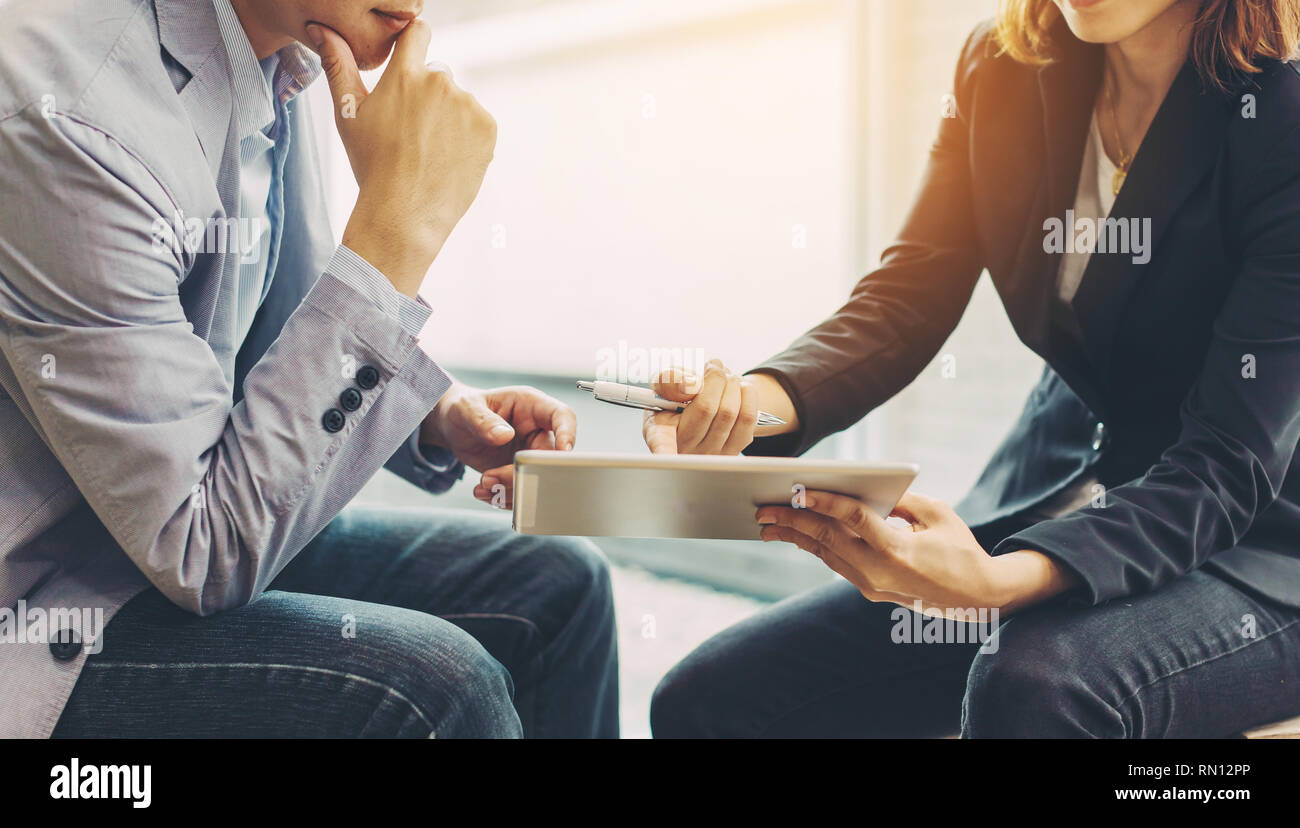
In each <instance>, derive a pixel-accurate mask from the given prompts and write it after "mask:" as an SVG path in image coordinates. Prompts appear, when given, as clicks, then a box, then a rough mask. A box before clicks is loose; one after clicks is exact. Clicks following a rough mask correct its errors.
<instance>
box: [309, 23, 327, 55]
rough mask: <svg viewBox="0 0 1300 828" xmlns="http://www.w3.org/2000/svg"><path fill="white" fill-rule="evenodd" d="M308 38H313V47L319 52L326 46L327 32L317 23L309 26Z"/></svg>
mask: <svg viewBox="0 0 1300 828" xmlns="http://www.w3.org/2000/svg"><path fill="white" fill-rule="evenodd" d="M307 36H308V37H310V38H311V42H312V45H313V46H315V47H316V49H317V51H319V50H320V49H321V48H323V47H324V46H325V30H324V29H322V28H321V27H320V26H318V25H316V24H315V23H308V24H307Z"/></svg>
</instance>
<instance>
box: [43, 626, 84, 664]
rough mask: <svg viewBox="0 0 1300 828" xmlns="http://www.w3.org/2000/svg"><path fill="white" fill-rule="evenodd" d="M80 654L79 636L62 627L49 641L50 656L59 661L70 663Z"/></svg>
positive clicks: (74, 631) (73, 631)
mask: <svg viewBox="0 0 1300 828" xmlns="http://www.w3.org/2000/svg"><path fill="white" fill-rule="evenodd" d="M79 652H81V636H79V635H77V631H76V630H74V629H70V628H67V627H64V628H63V629H61V630H59V631H58V632H57V633H55V634H54V636H53V637H52V638H51V639H50V655H52V656H54V657H55V658H57V659H58V660H59V661H71V660H72V659H74V658H76V657H77V653H79Z"/></svg>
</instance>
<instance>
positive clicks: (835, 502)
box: [804, 491, 900, 551]
mask: <svg viewBox="0 0 1300 828" xmlns="http://www.w3.org/2000/svg"><path fill="white" fill-rule="evenodd" d="M804 507H805V508H806V509H807V510H808V511H810V512H816V513H818V514H821V515H825V516H827V517H828V518H831V519H833V520H836V521H839V522H840V523H841V524H843V525H844V526H847V527H848V528H849V529H851V530H853V533H854V534H855V535H857V536H858V537H860V538H862V539H863V540H864V541H866V542H867V543H868V544H869V545H870V546H871V547H872V548H873V549H881V550H885V551H892V550H893V549H894V547H896V546H897V545H898V543H899V542H900V533H899V531H898V530H897V529H895V528H894V527H893V526H890V525H889V524H888V523H886V522H885V519H884V518H882V517H881V516H880V515H878V514H876V513H875V512H874V511H873V510H872V509H871V507H870V506H867V505H866V504H865V503H863V502H862V501H860V500H855V499H854V498H851V497H845V496H844V495H841V494H834V493H833V492H820V491H810V492H805V493H804Z"/></svg>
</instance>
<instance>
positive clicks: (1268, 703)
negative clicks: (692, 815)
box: [651, 571, 1300, 737]
mask: <svg viewBox="0 0 1300 828" xmlns="http://www.w3.org/2000/svg"><path fill="white" fill-rule="evenodd" d="M898 611H899V608H897V607H895V606H894V605H891V604H873V603H871V602H870V601H867V600H866V599H865V598H863V597H862V595H861V594H860V593H858V591H857V590H856V589H855V588H854V587H852V586H851V585H849V584H848V583H844V582H838V583H834V584H831V585H829V586H826V587H822V588H819V589H817V590H813V591H812V592H809V593H806V594H804V595H800V596H796V597H795V598H792V599H789V600H787V601H784V602H782V603H780V604H777V605H776V606H774V607H772V608H770V609H768V610H766V611H764V612H762V613H759V614H758V615H756V616H754V617H752V618H749V619H746V620H745V621H743V622H741V623H740V624H738V625H736V626H734V627H732V628H731V629H728V630H726V631H724V632H722V633H720V634H719V635H717V636H715V637H714V638H712V639H710V640H709V641H707V642H705V643H704V644H703V645H701V647H700V648H699V649H697V650H696V651H695V652H694V653H692V654H691V655H689V656H688V657H687V658H686V659H685V660H683V661H682V662H681V663H680V664H678V665H677V666H676V667H674V668H673V669H672V671H670V672H669V674H668V675H667V676H666V677H665V678H664V680H663V681H662V682H661V683H660V685H659V687H658V689H657V690H656V692H655V697H654V701H653V704H652V708H651V724H652V727H653V729H654V733H655V735H656V736H657V737H665V736H667V737H683V736H686V737H690V736H723V737H726V736H736V737H759V736H769V737H784V736H791V737H797V736H814V737H816V736H826V737H833V736H846V737H897V736H935V735H946V734H956V733H957V732H958V731H959V730H960V732H961V733H962V735H964V736H967V737H1019V736H1027V737H1216V736H1229V735H1233V734H1235V733H1239V732H1240V731H1242V730H1245V729H1247V728H1250V727H1253V726H1256V725H1260V724H1263V723H1266V722H1270V721H1275V720H1278V719H1283V718H1287V717H1290V716H1295V715H1300V693H1297V692H1296V690H1295V688H1296V687H1298V686H1300V610H1296V609H1291V608H1286V607H1282V606H1279V605H1276V604H1272V603H1270V602H1267V601H1263V600H1261V599H1257V598H1254V597H1252V596H1251V595H1249V594H1247V593H1245V592H1243V591H1241V590H1239V589H1237V588H1236V587H1234V586H1232V585H1231V584H1229V583H1227V582H1225V581H1223V580H1220V579H1219V578H1217V577H1215V576H1214V575H1211V574H1209V573H1207V572H1202V571H1197V572H1192V573H1190V574H1188V575H1185V576H1183V577H1181V578H1178V579H1176V580H1175V581H1173V582H1171V583H1169V584H1167V585H1165V586H1164V587H1163V588H1162V589H1160V590H1157V591H1156V592H1152V593H1149V594H1146V595H1141V596H1133V597H1131V598H1128V599H1125V600H1122V601H1112V602H1109V603H1107V604H1104V605H1102V606H1097V607H1086V608H1075V607H1069V606H1067V605H1066V604H1064V603H1063V602H1059V601H1057V602H1049V603H1046V604H1043V605H1040V606H1037V607H1033V608H1030V609H1028V610H1025V611H1022V612H1021V613H1018V614H1016V615H1014V616H1012V617H1010V618H1008V619H1005V620H1004V621H1003V623H1002V625H1001V627H1000V628H999V631H998V636H997V638H996V639H995V643H996V648H993V647H990V648H989V650H990V651H989V652H979V645H978V644H957V643H896V642H895V640H894V638H893V636H892V635H891V632H892V630H893V628H894V626H895V623H896V618H897V616H896V615H895V613H896V612H898ZM905 612H906V613H907V614H908V615H909V616H910V610H908V611H905Z"/></svg>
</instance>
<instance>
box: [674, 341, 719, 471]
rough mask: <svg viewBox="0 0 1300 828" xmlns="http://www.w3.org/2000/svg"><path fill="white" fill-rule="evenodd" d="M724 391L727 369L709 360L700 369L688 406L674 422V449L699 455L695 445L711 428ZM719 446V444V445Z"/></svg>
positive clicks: (700, 441)
mask: <svg viewBox="0 0 1300 828" xmlns="http://www.w3.org/2000/svg"><path fill="white" fill-rule="evenodd" d="M726 390H727V370H726V369H725V368H723V367H722V363H721V362H719V361H718V360H716V359H714V360H710V361H709V363H708V365H706V366H705V368H704V376H703V378H702V379H701V380H700V389H699V393H697V394H696V395H695V396H694V398H692V400H691V404H690V405H688V406H686V410H685V411H683V412H682V418H681V419H680V420H679V421H678V422H677V450H678V451H679V452H681V453H683V454H697V453H699V446H700V444H701V443H702V442H704V438H705V437H706V436H708V433H709V429H710V428H711V427H712V426H713V418H714V416H715V415H716V414H717V413H718V409H719V408H720V407H721V406H722V395H723V394H724V393H725V392H726ZM719 445H721V444H719Z"/></svg>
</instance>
